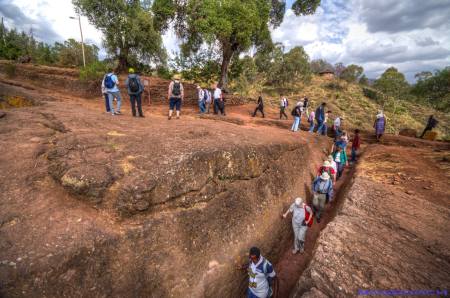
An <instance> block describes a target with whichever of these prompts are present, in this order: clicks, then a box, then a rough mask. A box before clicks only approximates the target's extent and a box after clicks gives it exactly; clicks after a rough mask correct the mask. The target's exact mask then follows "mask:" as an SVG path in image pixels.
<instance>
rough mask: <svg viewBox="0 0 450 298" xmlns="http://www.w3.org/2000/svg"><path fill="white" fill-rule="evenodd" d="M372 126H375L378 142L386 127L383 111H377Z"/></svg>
mask: <svg viewBox="0 0 450 298" xmlns="http://www.w3.org/2000/svg"><path fill="white" fill-rule="evenodd" d="M373 128H375V136H376V138H377V141H378V142H379V141H380V140H381V137H382V136H383V134H384V130H385V128H386V118H385V117H384V114H383V111H378V114H377V119H376V120H375V123H374V124H373Z"/></svg>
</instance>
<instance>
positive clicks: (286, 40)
mask: <svg viewBox="0 0 450 298" xmlns="http://www.w3.org/2000/svg"><path fill="white" fill-rule="evenodd" d="M292 2H293V0H287V7H290V6H291V5H292ZM0 15H1V16H3V17H4V18H5V23H6V24H7V26H9V27H16V28H19V29H21V30H25V31H27V32H28V31H29V30H30V28H32V29H33V32H34V35H35V36H36V37H37V38H39V39H40V40H44V41H46V42H54V41H62V40H65V39H68V38H75V39H80V38H79V35H80V34H79V29H78V24H77V22H76V21H74V20H71V19H69V16H72V15H74V10H73V6H72V4H71V0H0ZM449 16H450V1H449V0H427V1H423V0H376V1H372V0H322V3H321V5H320V7H319V9H318V10H317V11H316V13H315V14H314V15H312V16H300V17H297V16H295V15H294V14H293V13H292V11H290V10H288V11H287V12H286V15H285V18H284V21H283V23H282V24H281V26H280V27H278V28H275V29H273V30H272V38H273V40H274V41H275V42H281V43H282V44H283V45H284V46H285V49H286V50H289V49H290V48H292V47H294V46H303V47H304V48H305V50H306V52H307V53H308V54H309V56H310V58H311V59H318V58H322V59H326V60H327V61H329V62H330V63H333V64H335V63H337V62H343V63H344V64H346V65H347V64H351V63H355V64H359V65H362V66H363V67H364V70H365V73H366V75H367V76H368V77H369V78H377V77H378V76H379V75H380V74H381V73H382V72H383V71H384V70H385V69H387V68H388V67H390V66H394V67H396V68H398V69H399V70H400V71H402V72H403V73H405V75H406V77H407V78H408V80H409V81H411V82H412V81H413V79H414V74H415V73H417V72H420V71H422V70H431V71H433V70H435V69H441V68H443V67H445V66H450V21H449ZM82 24H83V31H84V32H83V33H84V36H85V39H86V41H88V42H91V43H95V44H97V45H99V46H101V40H102V35H101V33H100V32H99V31H98V30H96V29H95V28H94V27H93V26H92V25H89V24H88V21H87V19H86V18H84V17H83V18H82ZM164 44H165V46H166V48H167V50H168V52H169V53H171V52H172V51H174V50H177V48H178V44H179V42H178V41H177V40H176V37H175V36H174V34H173V33H171V32H169V33H167V34H166V35H165V36H164ZM103 55H104V53H103Z"/></svg>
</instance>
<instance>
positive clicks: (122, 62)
mask: <svg viewBox="0 0 450 298" xmlns="http://www.w3.org/2000/svg"><path fill="white" fill-rule="evenodd" d="M127 67H128V49H126V48H125V49H120V54H119V64H118V65H117V69H116V71H117V72H118V73H120V72H124V71H125V72H126V71H127Z"/></svg>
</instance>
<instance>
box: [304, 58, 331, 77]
mask: <svg viewBox="0 0 450 298" xmlns="http://www.w3.org/2000/svg"><path fill="white" fill-rule="evenodd" d="M310 66H311V71H312V72H313V73H315V74H318V73H319V72H321V71H324V70H331V71H334V67H333V65H332V64H331V63H329V62H328V61H326V60H324V59H316V60H312V61H311V63H310Z"/></svg>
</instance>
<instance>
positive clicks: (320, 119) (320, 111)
mask: <svg viewBox="0 0 450 298" xmlns="http://www.w3.org/2000/svg"><path fill="white" fill-rule="evenodd" d="M326 106H327V104H326V103H325V102H322V104H321V105H320V106H319V107H318V108H317V109H316V112H315V117H316V121H317V134H319V135H320V134H321V133H322V132H323V126H324V125H325V107H326Z"/></svg>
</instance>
